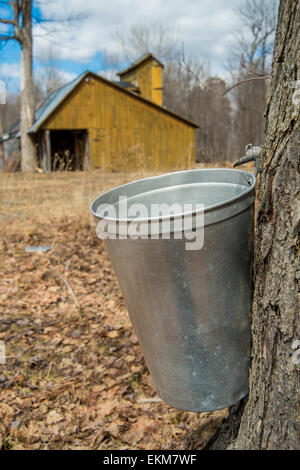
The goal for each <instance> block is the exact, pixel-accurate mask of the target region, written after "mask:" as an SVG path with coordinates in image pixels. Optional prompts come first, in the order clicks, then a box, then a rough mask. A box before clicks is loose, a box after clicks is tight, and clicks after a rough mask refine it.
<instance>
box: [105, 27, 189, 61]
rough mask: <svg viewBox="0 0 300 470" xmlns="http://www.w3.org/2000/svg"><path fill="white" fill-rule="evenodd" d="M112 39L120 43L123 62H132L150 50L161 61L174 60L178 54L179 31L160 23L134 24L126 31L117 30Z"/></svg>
mask: <svg viewBox="0 0 300 470" xmlns="http://www.w3.org/2000/svg"><path fill="white" fill-rule="evenodd" d="M114 40H115V41H117V43H118V44H119V45H120V49H121V57H120V60H121V61H123V62H124V59H125V60H126V61H127V62H132V61H134V60H135V59H136V58H137V56H141V55H143V54H145V53H146V52H152V53H153V54H154V55H155V56H156V57H157V58H158V59H159V60H161V61H162V62H169V61H171V60H176V59H178V57H179V55H180V44H181V41H180V36H179V31H178V30H177V29H176V28H174V27H173V26H169V25H166V24H162V23H152V24H134V25H132V26H131V28H130V29H129V31H128V32H126V33H124V31H120V30H117V31H116V32H115V34H114Z"/></svg>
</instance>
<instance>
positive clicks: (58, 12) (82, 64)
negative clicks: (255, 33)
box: [0, 0, 242, 90]
mask: <svg viewBox="0 0 300 470" xmlns="http://www.w3.org/2000/svg"><path fill="white" fill-rule="evenodd" d="M241 1H242V0H148V1H146V0H89V1H88V2H87V1H86V2H85V1H83V0H39V1H35V2H34V9H33V15H34V17H35V22H34V27H33V35H34V46H33V54H34V70H35V72H36V73H39V71H40V70H42V67H43V66H44V64H45V61H47V60H48V59H47V58H49V54H50V55H51V54H52V57H53V58H52V64H53V66H54V67H55V68H57V69H58V70H59V73H60V74H61V76H62V77H63V78H64V80H66V81H67V80H71V79H73V78H75V77H76V76H77V75H78V74H80V73H81V72H82V71H84V70H87V69H90V70H92V71H93V72H95V73H100V74H101V73H102V74H103V75H106V76H107V75H109V74H110V76H111V71H110V68H113V66H112V65H110V64H108V63H107V61H106V60H105V59H104V54H106V55H114V54H116V53H120V44H119V42H118V41H117V40H116V38H115V32H116V31H117V30H118V31H120V32H121V34H123V35H124V36H126V32H128V31H129V30H130V27H131V26H132V25H136V24H145V25H151V24H154V23H160V24H164V25H166V26H167V27H168V28H171V29H172V28H174V30H176V31H177V32H178V33H177V35H178V40H179V42H180V43H182V42H183V43H184V50H185V54H186V56H190V57H195V58H197V57H201V58H203V60H205V62H206V64H207V66H208V67H209V72H210V74H212V75H219V76H223V75H224V73H225V68H226V67H225V64H226V60H227V57H228V55H229V53H230V48H231V44H232V43H233V33H232V31H233V30H234V28H235V27H236V25H237V19H236V16H235V13H234V10H235V9H236V8H237V6H238V5H239V4H241ZM1 13H3V12H1V8H0V15H1ZM71 15H75V16H76V15H82V19H81V20H80V21H76V22H75V23H74V24H73V25H72V26H70V25H69V24H68V23H60V24H59V25H58V26H57V25H55V23H53V20H59V19H62V18H68V17H70V16H71ZM41 18H47V19H51V22H50V23H48V24H44V23H40V22H39V20H40V19H41ZM57 28H58V29H57ZM52 29H55V32H53V33H52V32H51V30H52ZM1 32H2V33H3V32H5V29H3V27H2V29H0V33H1ZM49 51H51V52H49ZM125 65H128V64H126V63H124V66H125ZM0 79H1V80H4V81H5V83H6V84H7V88H8V89H11V90H17V89H18V87H19V79H20V47H19V45H18V44H17V43H16V42H14V41H10V42H9V43H7V44H6V45H5V47H2V48H0Z"/></svg>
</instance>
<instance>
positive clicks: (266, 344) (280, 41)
mask: <svg viewBox="0 0 300 470" xmlns="http://www.w3.org/2000/svg"><path fill="white" fill-rule="evenodd" d="M299 24H300V2H296V1H293V0H281V2H280V6H279V13H278V26H277V31H276V40H275V47H274V56H273V66H272V78H271V82H270V86H269V89H268V96H267V107H266V113H265V116H266V127H265V141H264V148H263V154H262V158H261V165H260V166H261V173H260V184H259V191H258V198H259V206H258V214H257V224H256V240H255V245H256V249H255V264H254V283H255V289H254V302H253V318H252V340H253V346H252V365H251V374H250V392H249V396H248V400H246V403H245V401H244V402H240V403H239V404H237V405H235V406H234V407H232V408H231V409H230V413H229V418H228V420H227V422H226V423H224V425H223V427H221V428H220V429H219V431H218V434H217V435H215V436H214V438H213V440H212V441H211V442H210V443H208V445H207V448H208V449H220V448H231V449H298V448H299V443H298V439H297V433H298V432H299V425H300V421H299V401H298V405H297V399H298V398H299V397H298V396H297V386H298V381H299V363H300V361H299V352H300V351H299V347H300V341H299V340H300V332H299V321H298V319H299V317H298V315H299V303H298V302H299V229H300V171H299V170H300V168H299V167H300V158H299V153H300V152H299V145H300V93H299V88H297V86H299V84H300V81H299V80H300V68H299V51H300V31H299ZM297 412H298V415H297Z"/></svg>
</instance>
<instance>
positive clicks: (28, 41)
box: [20, 0, 36, 172]
mask: <svg viewBox="0 0 300 470" xmlns="http://www.w3.org/2000/svg"><path fill="white" fill-rule="evenodd" d="M31 8H32V6H31V0H27V1H26V2H24V6H23V15H22V19H23V26H22V34H21V47H22V50H21V121H20V130H21V149H22V165H21V166H22V171H23V172H33V171H35V168H36V148H35V145H34V142H33V140H32V138H31V137H30V136H29V135H28V134H27V130H28V129H29V128H30V127H31V126H32V124H33V123H34V97H33V79H32V22H31Z"/></svg>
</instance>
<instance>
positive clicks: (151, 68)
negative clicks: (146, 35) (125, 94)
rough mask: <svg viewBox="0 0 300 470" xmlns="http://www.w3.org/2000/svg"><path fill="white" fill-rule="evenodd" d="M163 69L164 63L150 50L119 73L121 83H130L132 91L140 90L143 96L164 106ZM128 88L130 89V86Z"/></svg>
mask: <svg viewBox="0 0 300 470" xmlns="http://www.w3.org/2000/svg"><path fill="white" fill-rule="evenodd" d="M162 69H163V64H162V63H161V62H159V60H157V59H156V58H155V57H154V56H153V55H152V54H151V53H150V52H148V53H147V54H144V55H143V56H142V57H140V58H139V59H138V60H136V61H135V62H133V64H131V65H130V66H129V67H127V68H126V69H124V70H122V71H121V72H119V73H118V74H117V75H118V76H119V77H120V84H122V85H123V86H124V84H130V85H131V86H132V90H131V91H134V92H138V93H139V95H140V96H141V97H143V98H146V99H147V100H150V101H153V102H154V103H155V104H157V105H159V106H162V105H163V86H162ZM134 88H135V90H134ZM128 89H129V90H130V87H128Z"/></svg>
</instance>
